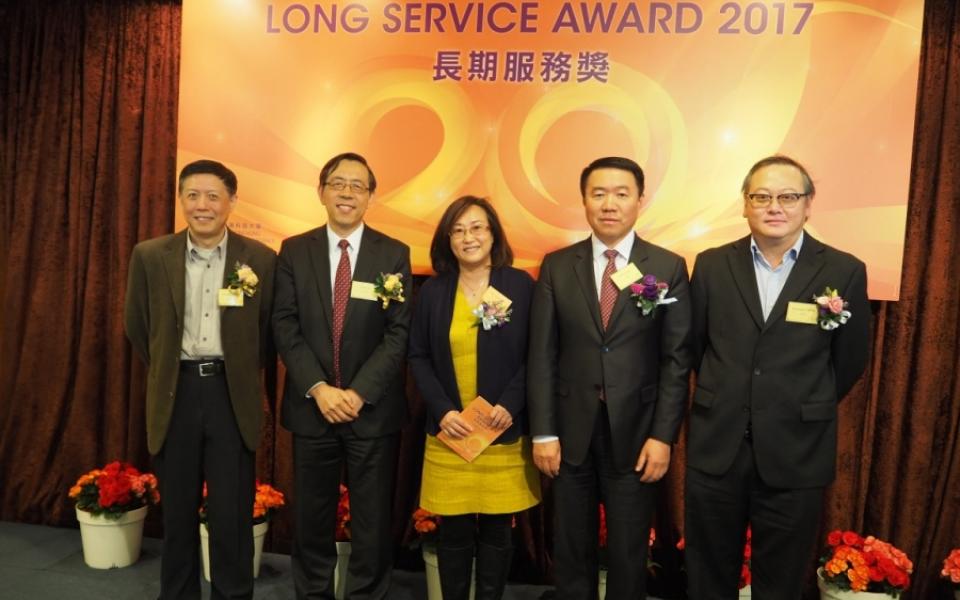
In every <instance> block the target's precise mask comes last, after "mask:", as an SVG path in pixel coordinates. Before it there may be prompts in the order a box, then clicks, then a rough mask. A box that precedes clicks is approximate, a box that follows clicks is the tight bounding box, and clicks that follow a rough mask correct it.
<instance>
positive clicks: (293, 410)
mask: <svg viewBox="0 0 960 600" xmlns="http://www.w3.org/2000/svg"><path fill="white" fill-rule="evenodd" d="M376 186H377V181H376V178H375V177H374V174H373V171H372V170H371V169H370V167H369V166H368V165H367V161H366V160H365V159H364V158H363V157H362V156H360V155H358V154H353V153H345V154H340V155H338V156H335V157H333V158H332V159H330V160H329V161H328V162H327V163H326V164H325V165H324V166H323V169H321V171H320V182H319V188H318V194H319V196H320V201H321V202H322V203H323V205H324V208H326V211H327V224H326V225H325V226H323V227H319V228H317V229H313V230H311V231H308V232H306V233H303V234H300V235H297V236H294V237H291V238H289V239H287V240H286V241H284V243H283V246H282V247H281V249H280V258H279V261H278V267H277V293H276V303H275V310H274V315H273V327H274V333H275V336H276V340H277V349H278V350H279V352H280V356H281V358H282V359H283V362H284V365H285V366H286V368H287V378H286V383H285V390H284V396H283V411H282V419H283V426H284V427H286V428H287V429H289V430H290V431H291V432H293V444H294V449H293V452H294V454H293V459H294V481H295V486H296V494H295V499H294V511H295V513H294V521H295V531H294V545H293V552H292V564H293V579H294V587H295V590H296V595H297V598H300V599H306V598H333V592H334V580H333V572H334V567H335V566H336V562H337V553H336V547H335V544H334V534H335V518H336V510H337V502H338V499H339V484H340V475H341V472H342V469H343V466H344V465H346V473H347V474H346V477H347V485H348V487H349V489H350V502H351V506H350V508H351V513H350V516H351V532H352V552H351V556H350V566H349V572H348V575H347V588H346V595H345V597H346V598H347V599H353V600H366V599H381V598H385V597H386V595H387V592H388V590H389V586H390V569H391V566H392V544H391V542H390V515H391V510H390V507H391V496H392V492H393V484H394V476H395V472H396V460H397V457H396V449H397V435H398V431H399V429H400V425H401V424H402V421H403V418H404V416H405V414H406V399H405V396H404V388H403V383H402V379H401V365H402V363H403V357H404V355H405V353H406V347H407V334H408V329H409V324H410V316H411V309H410V303H409V302H405V301H404V300H405V297H404V291H403V286H405V285H409V284H410V249H409V248H408V247H407V246H406V245H405V244H402V243H401V242H399V241H397V240H395V239H393V238H390V237H387V236H386V235H384V234H382V233H380V232H378V231H376V230H374V229H373V228H371V227H369V226H366V225H365V224H364V222H363V215H364V213H365V212H366V210H367V207H368V206H369V204H370V202H371V200H372V197H373V193H374V192H375V191H376Z"/></svg>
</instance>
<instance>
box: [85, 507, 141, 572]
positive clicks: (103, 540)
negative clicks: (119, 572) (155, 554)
mask: <svg viewBox="0 0 960 600" xmlns="http://www.w3.org/2000/svg"><path fill="white" fill-rule="evenodd" d="M76 510H77V521H79V522H80V540H81V542H82V543H83V562H85V563H87V566H88V567H93V568H94V569H112V568H114V567H126V566H129V565H132V564H133V563H135V562H137V559H138V558H140V545H141V543H142V542H143V520H144V519H146V518H147V507H146V506H142V507H140V508H137V509H134V510H131V511H128V512H125V513H123V514H122V515H121V516H120V518H119V519H118V520H116V521H111V520H109V519H106V518H104V517H101V516H94V515H92V514H91V513H88V512H87V511H85V510H80V509H79V508H78V509H76Z"/></svg>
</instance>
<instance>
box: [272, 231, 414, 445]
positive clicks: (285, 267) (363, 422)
mask: <svg viewBox="0 0 960 600" xmlns="http://www.w3.org/2000/svg"><path fill="white" fill-rule="evenodd" d="M356 260H357V264H356V267H355V268H354V272H353V280H354V281H363V282H370V283H372V282H373V281H374V279H375V278H376V277H377V275H379V274H380V273H401V274H403V279H402V282H403V285H404V288H405V290H407V292H408V293H409V290H410V287H411V285H412V281H411V278H410V248H408V247H407V246H406V245H405V244H403V243H401V242H399V241H397V240H395V239H393V238H390V237H388V236H386V235H384V234H382V233H380V232H378V231H376V230H374V229H372V228H371V227H369V226H365V227H364V231H363V237H362V239H361V242H360V250H359V253H358V254H357V259H356ZM410 314H411V308H410V302H409V300H408V301H407V302H396V301H391V302H390V303H389V305H388V306H387V308H383V307H382V304H381V303H380V302H379V301H371V300H361V299H357V298H350V300H349V302H348V303H347V313H346V317H345V320H344V325H343V337H342V338H341V347H340V369H341V376H342V381H343V387H344V388H352V389H354V390H356V391H357V393H358V394H360V396H361V397H362V398H363V399H364V401H365V403H366V404H365V406H364V407H363V408H362V409H361V411H360V416H359V417H358V418H357V419H356V420H354V421H353V422H351V423H350V426H351V427H352V428H353V431H354V432H355V433H356V434H357V436H359V437H363V438H369V437H377V436H382V435H386V434H389V433H393V432H395V431H398V430H399V429H400V426H401V424H402V421H403V419H404V417H405V415H406V406H407V404H406V398H405V396H404V392H403V382H402V379H401V369H402V364H403V357H404V354H405V353H406V349H407V334H408V328H409V325H410ZM273 330H274V337H275V338H276V345H277V350H278V351H279V353H280V357H281V358H282V359H283V363H284V365H285V366H286V368H287V376H286V381H285V384H284V394H283V409H282V413H281V422H282V424H283V426H284V427H286V428H287V429H289V430H290V431H292V432H293V433H296V434H299V435H308V436H320V435H323V434H324V433H325V432H326V431H327V430H328V429H329V427H330V424H329V423H328V422H327V421H326V419H324V418H323V415H321V414H320V409H318V408H317V405H316V402H315V401H314V400H313V398H311V397H308V396H307V391H308V390H309V389H310V388H311V387H313V386H314V385H315V384H316V383H317V382H318V381H327V382H333V380H334V374H333V341H332V340H333V338H332V330H333V292H332V290H331V287H330V259H329V247H328V242H327V227H326V226H323V227H319V228H317V229H313V230H311V231H308V232H306V233H302V234H300V235H297V236H294V237H291V238H288V239H287V240H285V241H284V242H283V245H282V246H281V248H280V256H279V259H278V261H277V282H276V295H275V299H274V311H273Z"/></svg>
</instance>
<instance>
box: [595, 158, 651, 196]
mask: <svg viewBox="0 0 960 600" xmlns="http://www.w3.org/2000/svg"><path fill="white" fill-rule="evenodd" d="M597 169H620V170H621V171H629V172H630V173H633V178H634V179H636V180H637V190H639V192H640V195H641V196H642V195H643V169H641V168H640V165H638V164H637V163H636V162H635V161H632V160H630V159H629V158H624V157H622V156H605V157H603V158H598V159H597V160H595V161H593V162H592V163H590V164H589V165H587V166H586V168H585V169H584V170H583V172H581V173H580V195H581V196H584V197H586V195H587V179H588V178H589V177H590V173H593V172H594V171H596V170H597Z"/></svg>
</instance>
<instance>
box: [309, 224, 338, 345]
mask: <svg viewBox="0 0 960 600" xmlns="http://www.w3.org/2000/svg"><path fill="white" fill-rule="evenodd" d="M327 235H328V232H327V227H326V226H324V227H320V228H318V229H317V230H316V231H315V232H314V234H313V235H312V236H311V238H310V250H309V254H310V262H311V263H313V273H314V276H315V277H316V278H317V295H318V296H320V305H321V306H322V307H323V316H324V318H325V319H326V320H327V330H328V331H333V316H332V315H333V290H332V289H330V246H329V241H328V240H327Z"/></svg>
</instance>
